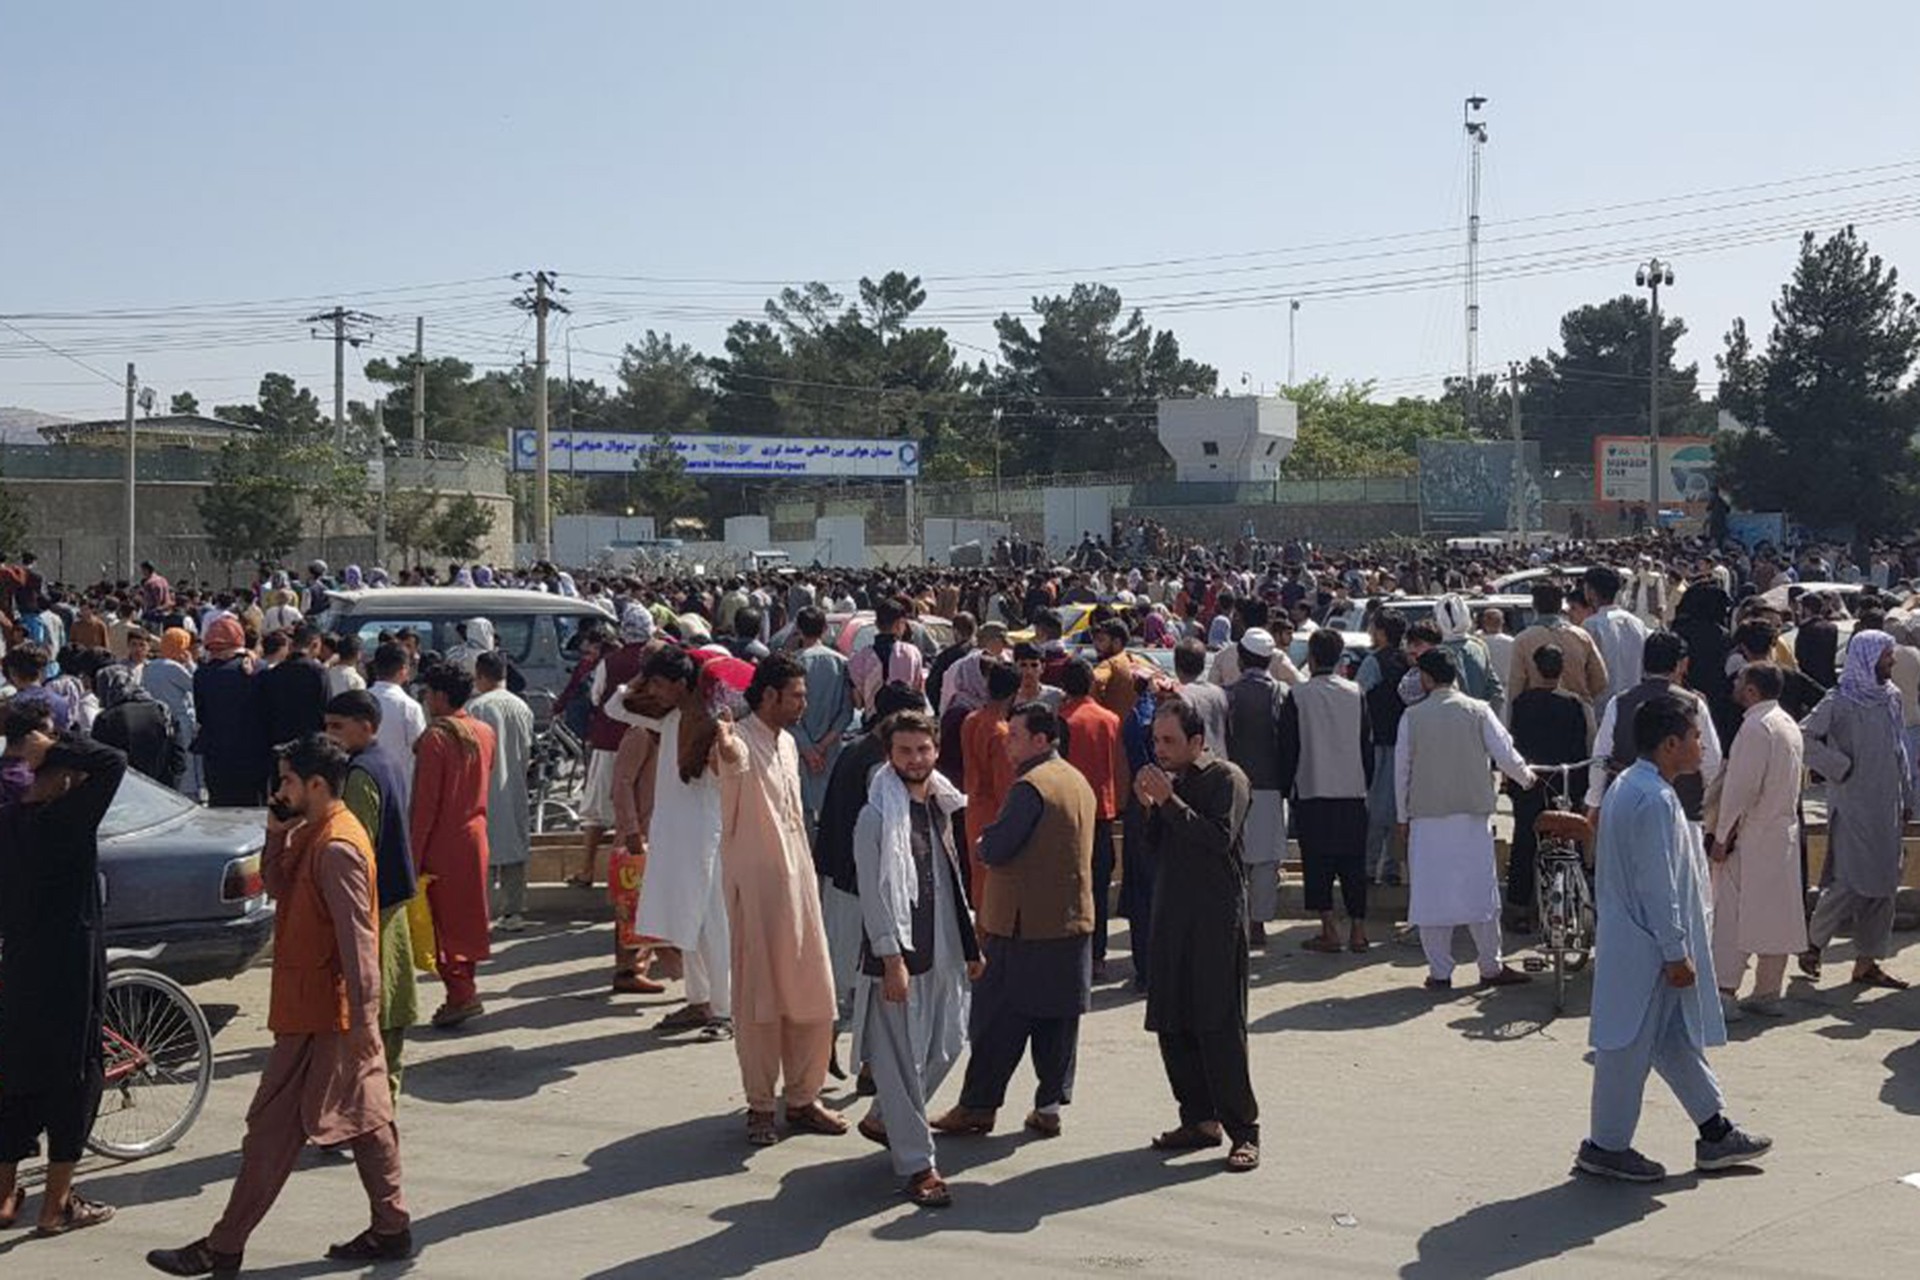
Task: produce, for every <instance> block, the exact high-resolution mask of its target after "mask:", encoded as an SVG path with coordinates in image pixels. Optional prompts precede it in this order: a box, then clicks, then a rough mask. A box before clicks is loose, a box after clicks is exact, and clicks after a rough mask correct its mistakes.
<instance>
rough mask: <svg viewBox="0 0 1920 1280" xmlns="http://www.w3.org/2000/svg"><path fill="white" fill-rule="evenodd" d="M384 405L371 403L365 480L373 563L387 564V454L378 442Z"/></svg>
mask: <svg viewBox="0 0 1920 1280" xmlns="http://www.w3.org/2000/svg"><path fill="white" fill-rule="evenodd" d="M385 419H386V413H385V405H384V404H383V403H382V402H381V401H379V400H375V401H374V402H373V439H374V452H373V457H372V459H370V460H369V461H368V463H367V470H368V473H369V474H368V476H367V479H368V480H369V481H370V482H372V483H371V487H372V489H373V562H374V563H375V564H385V563H386V562H387V454H386V448H385V446H384V445H382V444H381V443H380V441H382V440H384V439H385V438H386V420H385Z"/></svg>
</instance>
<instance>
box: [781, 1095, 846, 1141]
mask: <svg viewBox="0 0 1920 1280" xmlns="http://www.w3.org/2000/svg"><path fill="white" fill-rule="evenodd" d="M787 1128H788V1129H789V1130H791V1131H792V1132H794V1133H817V1134H819V1135H820V1136H821V1137H823V1138H838V1137H841V1136H842V1135H844V1134H845V1133H846V1131H847V1129H848V1128H849V1126H848V1124H847V1118H846V1117H845V1116H843V1115H841V1114H840V1113H839V1112H838V1111H829V1110H827V1109H826V1108H825V1107H823V1106H821V1105H820V1104H819V1103H817V1102H813V1103H809V1104H807V1105H806V1106H804V1107H788V1108H787Z"/></svg>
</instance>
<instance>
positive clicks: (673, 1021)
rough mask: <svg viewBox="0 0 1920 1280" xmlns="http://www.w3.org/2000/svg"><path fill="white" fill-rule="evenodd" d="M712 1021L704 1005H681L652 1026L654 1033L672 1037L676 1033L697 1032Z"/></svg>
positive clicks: (711, 1015) (711, 1016)
mask: <svg viewBox="0 0 1920 1280" xmlns="http://www.w3.org/2000/svg"><path fill="white" fill-rule="evenodd" d="M712 1020H713V1014H712V1013H710V1012H708V1011H707V1007H706V1006H705V1005H698V1006H696V1005H691V1004H683V1005H681V1006H680V1007H679V1008H678V1009H675V1010H674V1011H673V1012H672V1013H670V1014H668V1015H667V1016H666V1017H664V1018H662V1019H660V1021H658V1022H656V1023H655V1024H654V1026H653V1029H654V1030H655V1031H658V1032H661V1033H662V1034H665V1035H672V1034H673V1033H674V1032H676V1031H698V1030H699V1029H700V1028H702V1027H704V1026H706V1025H707V1023H708V1022H710V1021H712Z"/></svg>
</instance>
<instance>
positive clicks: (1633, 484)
mask: <svg viewBox="0 0 1920 1280" xmlns="http://www.w3.org/2000/svg"><path fill="white" fill-rule="evenodd" d="M1649 456H1650V455H1649V446H1648V440H1647V438H1646V437H1645V436H1600V437H1598V438H1597V439H1595V440H1594V442H1593V485H1594V494H1593V496H1594V497H1595V498H1596V499H1597V500H1599V501H1601V502H1646V501H1648V500H1649V499H1650V498H1651V497H1652V490H1651V489H1650V488H1648V481H1647V459H1648V457H1649ZM1712 496H1713V441H1712V440H1711V439H1709V438H1708V437H1706V436H1674V437H1672V438H1663V439H1662V440H1661V441H1660V503H1661V505H1663V506H1676V505H1677V506H1683V507H1687V508H1689V509H1698V510H1701V511H1704V510H1705V509H1706V506H1707V501H1708V499H1710V498H1711V497H1712Z"/></svg>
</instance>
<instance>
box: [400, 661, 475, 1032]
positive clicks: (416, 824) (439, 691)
mask: <svg viewBox="0 0 1920 1280" xmlns="http://www.w3.org/2000/svg"><path fill="white" fill-rule="evenodd" d="M472 696H473V678H472V677H471V676H469V675H468V674H467V673H466V672H465V671H462V670H461V669H460V668H459V667H457V666H454V665H453V664H452V663H449V662H442V663H440V664H439V665H438V666H436V667H433V668H432V669H431V670H429V671H428V672H427V714H428V715H430V716H432V717H433V719H432V720H431V721H430V722H429V723H428V725H427V731H426V732H425V733H423V734H421V735H420V742H419V744H418V746H417V747H416V748H415V752H414V754H415V756H416V759H417V765H416V768H415V770H414V775H413V803H412V813H411V820H412V826H411V827H410V828H409V831H408V839H409V840H410V841H411V843H412V846H413V857H414V866H415V867H416V868H417V869H418V871H419V873H420V878H421V880H422V882H423V883H424V884H425V886H426V893H427V904H428V906H429V907H430V908H431V909H432V912H433V940H434V947H435V948H436V950H437V953H438V956H437V963H438V966H439V970H440V981H441V982H442V983H443V984H444V985H445V988H446V1001H445V1003H444V1004H442V1005H441V1006H440V1008H439V1009H437V1010H435V1011H434V1015H433V1025H434V1026H436V1027H439V1028H441V1029H443V1030H444V1029H446V1028H449V1027H457V1026H459V1025H460V1024H461V1023H463V1022H465V1021H466V1020H467V1019H469V1018H472V1017H475V1016H477V1015H479V1014H481V1013H484V1012H485V1011H486V1010H485V1007H484V1006H483V1005H482V1004H481V1003H480V995H479V992H478V991H477V990H476V989H475V986H474V972H475V970H476V969H478V968H479V964H480V961H482V960H485V959H487V958H488V957H489V956H490V955H492V954H493V945H492V942H491V940H490V939H489V937H488V934H487V792H488V788H489V786H490V785H491V780H492V777H493V758H494V741H493V730H492V729H490V728H488V727H487V726H486V725H484V724H481V723H480V722H479V721H478V720H475V719H474V718H473V717H472V716H470V715H468V714H467V710H466V706H467V700H468V699H469V698H471V697H472Z"/></svg>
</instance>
